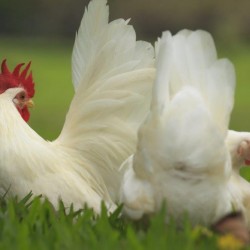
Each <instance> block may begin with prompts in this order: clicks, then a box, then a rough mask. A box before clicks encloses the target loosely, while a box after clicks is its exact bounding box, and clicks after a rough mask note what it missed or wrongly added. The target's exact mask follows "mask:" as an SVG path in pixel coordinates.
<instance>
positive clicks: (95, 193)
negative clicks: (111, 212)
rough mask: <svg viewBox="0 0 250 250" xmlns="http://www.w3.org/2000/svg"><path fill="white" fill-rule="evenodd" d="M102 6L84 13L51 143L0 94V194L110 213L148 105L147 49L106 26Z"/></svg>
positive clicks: (150, 71) (127, 29) (101, 0)
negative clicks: (69, 86)
mask: <svg viewBox="0 0 250 250" xmlns="http://www.w3.org/2000/svg"><path fill="white" fill-rule="evenodd" d="M108 17H109V10H108V7H107V6H106V0H93V1H91V2H90V3H89V6H88V8H87V9H86V10H85V14H84V17H83V20H82V22H81V25H80V28H79V32H78V34H77V36H76V41H75V45H74V49H73V55H72V74H73V82H74V87H75V92H76V93H75V96H74V98H73V100H72V102H71V105H70V108H69V111H68V114H67V117H66V121H65V124H64V127H63V130H62V132H61V134H60V136H59V137H58V139H56V140H55V141H53V142H47V141H45V140H43V139H42V138H41V137H40V136H39V135H37V134H36V133H35V132H34V131H33V130H32V129H31V128H30V127H29V126H28V125H27V124H26V123H25V122H24V121H23V120H22V118H21V117H20V115H19V114H18V112H17V110H16V108H15V106H14V103H13V101H12V100H13V98H14V97H15V94H16V93H17V92H15V91H20V89H9V90H7V91H5V92H4V93H3V94H1V95H0V134H1V135H0V141H1V144H2V145H3V146H2V147H1V150H0V156H1V159H0V176H1V178H2V179H1V182H0V190H1V191H2V192H3V193H4V192H6V191H7V190H8V193H7V195H9V196H11V195H17V196H18V197H22V196H24V195H26V194H27V193H28V192H30V191H32V192H33V193H34V194H43V195H44V196H46V197H47V198H49V200H50V201H51V202H52V204H53V205H54V206H55V207H57V201H58V199H59V198H61V199H62V200H63V202H64V203H65V205H66V206H69V205H70V204H71V203H73V204H74V206H75V207H76V208H81V207H83V206H84V205H85V204H87V205H88V206H90V207H93V208H94V210H95V211H97V212H99V210H100V203H101V201H102V200H104V201H105V203H106V204H107V206H108V207H109V208H110V209H113V208H114V201H115V200H117V196H118V193H119V192H118V190H119V187H120V180H121V177H122V172H121V171H120V172H119V167H120V165H121V163H122V162H123V161H124V160H125V159H126V158H127V157H128V156H129V155H130V154H132V152H134V150H135V147H136V140H137V129H138V127H139V125H140V123H141V122H142V120H143V119H144V118H145V116H146V114H147V112H148V110H149V105H150V94H151V88H152V81H153V77H154V72H155V70H154V67H153V65H154V49H153V47H152V46H151V45H150V44H149V43H146V42H142V41H140V42H137V41H136V36H135V31H134V29H133V27H132V26H131V25H128V21H125V20H122V19H119V20H114V21H112V22H110V23H109V22H108ZM13 91H14V92H13Z"/></svg>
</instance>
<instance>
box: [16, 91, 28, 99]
mask: <svg viewBox="0 0 250 250" xmlns="http://www.w3.org/2000/svg"><path fill="white" fill-rule="evenodd" d="M16 98H17V99H18V100H19V101H24V100H25V99H26V93H25V92H24V91H23V92H21V93H19V94H17V95H16Z"/></svg>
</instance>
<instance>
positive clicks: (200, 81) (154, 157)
mask: <svg viewBox="0 0 250 250" xmlns="http://www.w3.org/2000/svg"><path fill="white" fill-rule="evenodd" d="M156 70H157V71H156V79H155V83H154V87H153V88H154V89H153V97H152V103H151V108H150V112H149V115H148V117H147V119H146V120H145V122H144V123H143V124H142V126H141V127H140V129H139V133H138V145H137V151H136V153H135V154H134V155H133V156H131V157H130V158H129V159H128V160H127V161H125V162H124V163H123V166H122V167H123V169H126V172H125V174H124V179H123V183H122V189H121V201H122V202H123V203H124V213H125V214H126V215H128V216H129V217H131V218H133V219H139V218H141V217H142V215H143V214H150V213H153V212H155V211H157V210H159V209H160V208H161V206H162V203H163V202H166V205H167V213H168V214H169V215H172V216H173V217H175V218H176V219H177V220H181V218H182V216H183V215H186V214H188V215H189V217H190V219H191V222H192V223H193V224H197V223H198V224H203V225H211V224H212V223H214V222H216V221H217V220H218V219H220V218H221V217H223V216H224V215H226V214H228V213H230V212H232V211H233V210H235V209H236V210H242V211H243V213H244V215H245V217H246V219H248V218H249V217H248V216H249V214H247V213H249V212H247V206H248V207H249V204H248V203H250V189H249V184H248V182H246V181H245V180H244V179H243V178H242V177H240V176H239V173H238V172H237V169H236V168H237V166H240V165H242V163H243V162H244V161H248V160H249V159H250V158H249V145H246V142H245V139H246V138H245V136H246V134H244V135H243V134H241V136H240V133H237V132H233V131H230V132H229V137H228V138H227V140H226V136H227V132H228V131H227V130H228V123H229V119H230V113H231V110H232V107H233V98H234V88H235V73H234V68H233V66H232V65H231V63H230V62H229V61H228V60H227V59H220V60H218V59H217V55H216V49H215V46H214V42H213V39H212V38H211V36H210V35H209V34H208V33H207V32H204V31H195V32H191V31H188V30H183V31H181V32H179V33H177V34H176V35H175V36H172V35H171V34H170V33H169V32H165V33H163V37H162V39H161V41H160V45H159V51H158V54H157V63H156ZM222 93H223V94H222ZM234 133H235V134H234ZM226 142H227V144H226ZM230 153H231V154H232V159H233V163H234V164H235V165H234V166H233V165H232V160H231V156H230ZM246 163H247V162H246ZM233 167H234V169H233ZM247 198H248V199H247ZM248 211H249V209H248Z"/></svg>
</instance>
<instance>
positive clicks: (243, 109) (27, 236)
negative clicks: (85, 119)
mask: <svg viewBox="0 0 250 250" xmlns="http://www.w3.org/2000/svg"><path fill="white" fill-rule="evenodd" d="M72 45H73V42H65V41H48V40H46V41H45V40H39V39H37V40H20V39H18V40H13V39H7V38H1V39H0V60H2V59H4V58H7V60H8V64H9V65H10V68H13V67H14V66H15V65H16V64H17V63H20V62H28V61H30V60H31V61H32V71H33V75H34V79H35V82H36V96H35V98H34V101H35V103H36V106H35V108H34V110H32V116H31V121H30V125H31V126H32V127H33V128H34V129H35V130H36V131H37V132H38V133H39V134H41V135H42V136H43V137H45V138H46V139H54V138H56V136H57V135H58V134H59V133H60V130H61V128H62V126H63V122H64V118H65V114H66V112H67V109H68V106H69V103H70V100H71V98H72V96H73V88H72V84H71V72H70V70H71V68H70V60H71V58H70V57H71V49H72ZM219 54H220V55H223V56H226V57H228V58H230V59H231V61H232V62H233V63H234V64H235V67H236V72H237V90H236V99H235V108H234V111H233V114H232V119H231V124H230V128H231V129H235V130H246V131H250V112H249V107H250V100H249V97H248V93H250V83H248V82H249V80H248V79H250V71H249V70H248V67H249V65H250V47H249V46H246V45H244V44H241V43H240V44H235V45H234V46H232V47H231V48H228V47H224V46H221V47H220V48H219ZM222 94H223V93H222ZM248 172H249V170H248V169H246V170H245V171H244V173H243V174H244V176H246V177H247V178H249V179H250V174H248ZM93 218H94V215H93V213H92V212H91V210H87V212H86V213H84V214H75V213H73V212H71V213H69V215H65V213H64V209H63V207H62V208H61V209H60V211H59V212H58V213H55V212H54V211H53V209H52V208H51V206H50V204H49V203H48V202H45V203H41V202H40V200H39V199H35V201H34V202H33V203H32V204H30V203H29V201H27V200H24V201H22V202H17V201H16V200H11V201H9V202H7V203H5V201H1V206H0V239H1V240H0V249H33V248H34V246H36V248H37V249H155V248H157V249H171V250H172V249H240V246H239V245H237V244H238V242H236V241H235V240H234V239H231V238H225V237H224V238H223V237H218V236H216V235H214V234H212V233H211V232H210V231H208V230H204V229H199V228H195V229H191V227H190V225H189V223H188V222H187V223H186V225H185V226H184V229H183V230H180V231H177V230H176V227H175V225H174V223H170V225H168V226H166V225H165V224H164V223H163V214H162V213H159V214H157V215H156V216H154V217H153V218H152V219H151V220H150V222H149V225H148V230H145V226H142V225H137V224H133V223H130V222H127V221H125V220H124V219H121V218H118V217H117V214H114V215H112V216H110V217H107V216H106V215H105V211H104V212H103V214H102V215H101V216H100V217H99V218H95V219H93ZM229 246H230V247H232V248H229Z"/></svg>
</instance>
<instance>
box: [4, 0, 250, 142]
mask: <svg viewBox="0 0 250 250" xmlns="http://www.w3.org/2000/svg"><path fill="white" fill-rule="evenodd" d="M87 3H88V1H84V0H53V1H51V0H39V1H33V0H23V1H19V0H12V1H7V0H2V1H1V2H0V60H2V59H4V58H7V60H8V64H9V66H10V68H13V67H14V66H15V65H16V64H17V63H20V62H28V61H32V71H33V76H34V79H35V82H36V96H35V98H34V101H35V104H36V105H35V107H34V109H33V110H32V111H31V112H32V116H31V120H30V125H31V126H32V127H33V128H34V129H35V130H36V131H37V132H38V133H39V134H40V135H42V136H43V137H45V138H46V139H54V138H56V136H57V135H58V134H59V133H60V130H61V128H62V126H63V123H64V118H65V114H66V112H67V109H68V106H69V104H70V101H71V99H72V97H73V88H72V84H71V50H72V46H73V43H74V37H75V33H76V30H77V28H78V25H79V23H80V20H81V17H82V14H83V12H84V8H85V6H86V5H87ZM109 5H110V12H111V20H113V19H115V18H120V17H122V18H125V19H128V18H131V21H130V23H131V24H133V25H134V27H135V29H136V32H137V36H138V39H139V40H140V39H144V40H148V41H151V42H153V41H155V40H156V38H157V37H158V36H160V34H161V32H162V31H163V30H170V31H171V32H172V33H175V32H177V31H178V30H180V29H183V28H189V29H205V30H208V31H209V32H211V33H212V35H213V37H214V39H215V43H216V45H217V49H218V53H219V55H220V56H223V57H227V58H229V59H230V60H231V61H232V62H233V63H234V65H235V68H236V72H237V91H236V99H235V108H234V111H233V114H232V120H231V124H230V127H231V128H232V129H236V130H247V131H250V112H249V109H250V100H249V94H250V82H249V79H250V68H249V65H250V45H249V44H250V25H249V24H250V15H249V11H250V1H246V0H242V1H233V0H221V1H213V0H212V1H210V0H205V1H200V0H185V1H176V0H110V1H109ZM221 95H223V93H221Z"/></svg>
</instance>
